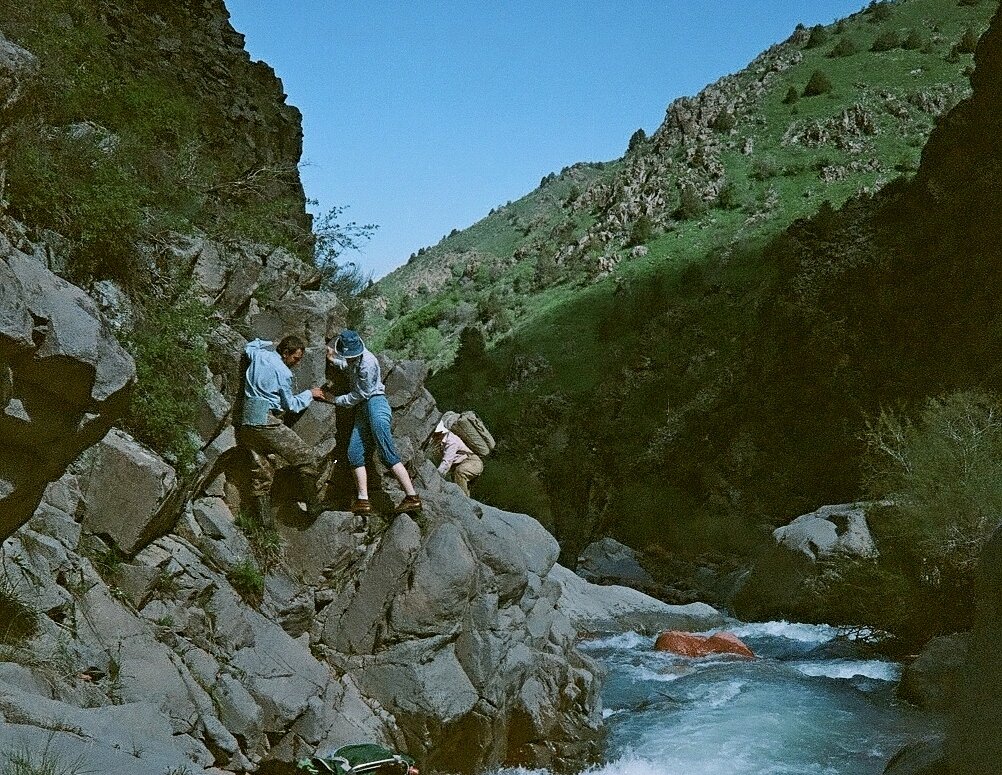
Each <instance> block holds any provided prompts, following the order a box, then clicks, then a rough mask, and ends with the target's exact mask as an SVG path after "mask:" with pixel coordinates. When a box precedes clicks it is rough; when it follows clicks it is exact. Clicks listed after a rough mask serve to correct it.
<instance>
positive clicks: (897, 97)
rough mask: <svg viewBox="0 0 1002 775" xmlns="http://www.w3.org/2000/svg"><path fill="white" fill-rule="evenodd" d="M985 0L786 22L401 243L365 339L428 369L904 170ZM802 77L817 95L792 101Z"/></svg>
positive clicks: (957, 75)
mask: <svg viewBox="0 0 1002 775" xmlns="http://www.w3.org/2000/svg"><path fill="white" fill-rule="evenodd" d="M994 7H995V6H994V3H992V2H987V0H985V1H983V2H978V3H974V2H969V1H968V2H964V3H961V4H958V3H957V2H956V0H899V2H895V3H890V2H885V3H875V4H871V6H869V7H868V8H867V9H865V10H863V11H861V12H859V13H857V14H855V15H853V16H851V17H849V18H848V19H845V20H843V21H841V22H839V23H837V24H833V25H830V26H828V27H825V28H817V29H812V30H807V29H798V30H797V31H795V32H794V34H793V35H792V36H791V38H790V39H789V40H787V41H785V42H783V43H781V44H778V45H776V46H773V47H772V48H770V49H769V50H768V51H766V52H764V53H763V54H762V55H761V56H759V57H758V58H756V60H755V61H753V62H752V63H751V64H750V65H749V66H748V67H747V68H746V69H745V70H743V71H742V72H740V73H737V74H735V75H733V76H728V77H725V78H723V79H721V80H720V81H718V82H717V83H716V84H713V85H711V86H708V87H707V88H706V89H705V90H704V91H703V92H701V93H700V95H697V96H696V97H694V98H690V99H683V100H680V101H678V102H677V103H675V104H673V105H672V106H670V107H669V110H668V115H667V117H666V120H665V123H664V124H663V125H662V127H661V128H659V130H658V131H657V132H656V133H655V134H654V135H653V136H652V137H650V138H644V137H640V138H635V139H634V140H631V142H630V151H629V152H628V153H627V154H626V155H625V156H624V157H623V158H621V159H618V160H616V161H613V162H609V163H605V164H596V165H584V164H582V165H574V166H573V167H570V168H567V169H565V170H562V171H561V172H560V173H559V174H550V175H547V176H546V177H544V179H543V181H542V183H541V186H540V187H539V188H538V189H537V190H535V191H533V192H532V193H530V194H528V195H527V196H525V197H523V198H522V199H520V200H518V201H517V202H512V203H508V204H506V205H504V206H501V207H499V208H498V209H496V210H495V211H493V212H492V213H491V214H490V215H488V216H487V217H486V218H485V219H483V220H482V221H480V222H478V223H477V224H475V225H474V226H472V227H470V228H469V229H467V230H464V231H459V232H454V233H453V234H451V235H450V236H448V237H445V238H443V240H442V241H441V242H440V243H439V244H437V245H435V246H433V247H430V248H426V249H422V250H421V251H419V252H418V253H417V254H415V255H414V256H412V257H411V260H410V261H409V262H408V264H407V265H406V266H404V267H401V268H400V269H398V270H397V271H395V272H393V273H392V274H390V275H389V276H387V277H386V278H384V279H383V280H381V281H380V282H379V283H378V284H377V286H376V287H375V288H374V289H373V292H372V294H371V295H372V298H370V299H369V300H368V302H367V312H368V314H367V316H366V321H365V326H366V327H367V328H368V332H369V334H370V336H371V338H372V340H373V342H374V343H375V345H376V346H380V347H384V348H386V349H388V350H390V351H392V352H393V353H395V354H397V355H404V356H417V357H423V358H426V359H428V360H429V361H430V362H431V363H432V365H433V367H434V368H441V367H443V366H445V365H447V364H448V363H450V362H451V360H452V358H453V357H454V355H455V353H456V350H457V347H458V343H459V336H458V334H459V332H460V331H461V330H462V329H463V328H464V327H467V326H476V327H478V328H480V329H481V330H482V331H483V332H484V334H485V336H486V339H487V341H488V343H489V344H494V343H498V342H500V341H501V340H503V339H504V338H505V337H507V336H511V335H513V333H515V332H518V331H520V330H522V329H526V328H527V329H533V328H534V327H535V326H537V324H538V322H539V320H541V318H542V317H544V316H546V315H547V314H549V313H550V312H551V311H552V310H553V309H555V308H556V307H558V306H560V305H562V304H564V303H568V302H569V301H570V300H571V299H573V298H575V297H577V296H578V295H579V294H581V293H582V292H584V291H586V290H587V289H588V288H589V287H591V286H592V285H594V284H596V283H599V284H601V283H602V282H603V281H606V282H607V281H608V278H610V277H611V278H612V279H613V281H618V285H620V286H621V285H622V284H623V283H629V282H634V281H636V280H637V279H638V278H642V277H646V276H648V275H650V274H651V273H659V272H661V271H665V270H666V268H667V267H668V266H670V265H679V264H684V263H688V262H692V261H702V260H703V256H704V255H705V254H706V253H708V252H714V251H723V254H724V255H725V256H726V254H727V252H728V251H729V250H738V251H740V250H742V249H743V248H742V246H744V245H746V244H748V243H755V242H758V241H762V240H764V239H767V238H768V237H770V236H772V235H775V234H776V233H778V232H780V231H781V230H782V229H784V228H786V227H787V226H788V225H789V224H790V223H792V222H793V221H794V220H795V219H796V218H799V217H803V216H805V215H809V214H811V213H813V212H815V211H817V209H818V208H819V207H820V206H821V205H822V204H823V203H824V202H830V203H831V204H832V205H833V206H835V207H838V206H840V205H841V204H842V203H843V202H845V201H846V200H847V199H848V198H849V197H850V196H852V195H854V194H856V193H857V192H860V191H873V190H877V189H879V188H880V187H881V186H883V185H885V184H886V183H887V182H888V181H889V180H892V179H894V178H896V177H898V176H900V175H908V174H911V173H913V172H914V170H915V168H916V167H917V164H918V160H919V154H920V151H921V148H922V146H923V144H924V142H925V139H926V137H927V136H928V134H929V132H930V130H931V129H932V126H933V124H934V122H935V119H936V116H937V115H939V114H940V113H941V112H942V111H943V110H945V109H947V108H948V107H950V106H951V105H953V104H955V103H956V102H957V101H958V100H959V99H961V98H962V97H963V96H965V95H966V94H967V93H968V80H967V74H968V71H969V68H970V65H971V55H970V51H969V49H970V48H971V40H972V38H973V37H975V36H977V35H980V33H981V32H983V30H984V29H985V27H986V26H987V22H988V19H989V18H990V16H991V13H992V11H993V10H994ZM815 72H820V73H823V74H824V75H825V76H826V78H827V80H828V81H829V82H830V90H828V91H824V92H823V93H821V94H818V95H814V96H805V91H807V86H808V83H809V82H810V81H811V78H812V75H813V74H814V73H815ZM624 145H626V143H625V142H624ZM638 246H640V247H641V249H640V250H637V249H636V248H637V247H638ZM643 248H647V250H648V251H649V252H648V253H647V255H646V256H645V257H638V256H637V254H642V253H644V250H643ZM616 287H617V286H616V285H611V284H610V285H609V286H608V289H607V290H606V291H603V292H602V293H609V292H612V290H613V289H615V288H616Z"/></svg>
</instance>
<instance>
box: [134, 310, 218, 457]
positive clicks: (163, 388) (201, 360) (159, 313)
mask: <svg viewBox="0 0 1002 775" xmlns="http://www.w3.org/2000/svg"><path fill="white" fill-rule="evenodd" d="M210 324H211V316H210V312H209V310H208V309H207V308H206V306H205V305H204V304H203V303H202V302H201V301H199V300H197V299H195V298H193V297H191V296H190V295H188V294H186V293H179V294H176V295H172V294H168V295H164V296H163V297H160V298H157V297H150V298H148V299H147V301H146V307H145V309H144V310H143V314H142V317H141V318H140V321H139V323H138V325H137V326H136V328H135V330H133V331H132V332H130V333H129V335H128V336H127V338H126V341H125V345H126V347H127V348H128V349H129V352H130V353H131V354H132V357H133V358H134V359H135V361H136V375H137V387H136V390H135V392H134V394H133V398H132V403H131V405H130V407H129V413H128V415H127V417H126V419H125V423H124V425H125V428H126V429H127V430H128V431H129V432H130V433H132V434H133V435H134V436H135V437H136V438H137V439H139V440H140V441H142V442H143V443H144V444H147V445H148V446H150V447H152V448H153V449H155V450H157V451H159V452H161V453H162V454H164V456H165V457H166V458H167V459H168V460H170V461H171V462H172V463H173V464H174V465H175V467H177V468H178V469H179V471H181V472H182V473H187V472H190V471H191V470H193V468H194V465H195V456H196V453H197V452H198V449H199V447H200V446H201V444H200V441H199V440H198V436H197V433H196V432H195V422H196V419H197V407H198V400H199V396H201V395H202V393H203V391H204V390H205V374H206V369H207V368H208V349H207V346H206V337H207V335H208V333H209V326H210Z"/></svg>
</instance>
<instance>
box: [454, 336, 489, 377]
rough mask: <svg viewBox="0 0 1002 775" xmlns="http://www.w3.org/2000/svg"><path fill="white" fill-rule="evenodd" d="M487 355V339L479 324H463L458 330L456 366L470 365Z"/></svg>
mask: <svg viewBox="0 0 1002 775" xmlns="http://www.w3.org/2000/svg"><path fill="white" fill-rule="evenodd" d="M486 355H487V340H486V338H485V337H484V332H483V330H481V328H480V327H479V326H464V327H463V330H462V331H460V332H459V348H458V349H457V350H456V361H455V365H456V367H457V368H462V367H465V366H472V365H475V364H477V363H479V362H480V361H482V360H483V359H484V357H485V356H486Z"/></svg>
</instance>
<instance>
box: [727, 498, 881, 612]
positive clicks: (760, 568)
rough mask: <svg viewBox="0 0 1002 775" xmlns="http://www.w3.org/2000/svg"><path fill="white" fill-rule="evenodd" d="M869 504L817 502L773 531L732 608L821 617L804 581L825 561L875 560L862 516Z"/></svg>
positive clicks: (745, 577) (740, 584) (745, 610)
mask: <svg viewBox="0 0 1002 775" xmlns="http://www.w3.org/2000/svg"><path fill="white" fill-rule="evenodd" d="M873 505H875V504H871V503H846V504H839V505H828V506H822V507H821V508H819V509H818V510H817V511H813V512H811V513H810V514H804V515H802V516H799V517H797V518H796V519H794V520H793V521H792V522H790V523H789V524H788V525H785V526H783V527H779V528H777V529H776V530H774V531H773V534H772V536H773V540H774V541H775V543H774V545H773V546H772V547H771V548H770V549H769V550H768V551H766V552H764V553H763V555H762V556H760V557H759V558H758V560H757V561H756V563H755V565H754V567H753V568H752V569H751V571H750V572H749V573H747V574H746V575H745V576H744V578H743V579H742V580H741V582H740V583H739V585H738V586H737V588H736V589H735V591H734V596H733V599H732V601H731V604H732V608H733V609H734V611H735V613H736V614H737V615H738V616H739V617H741V618H743V619H764V618H777V617H778V618H803V617H808V618H811V617H824V612H823V611H817V610H815V607H816V601H815V600H814V598H812V597H811V595H810V584H809V583H808V582H809V581H810V580H811V579H814V578H815V577H816V576H817V575H818V574H819V573H820V572H821V568H822V566H823V564H824V563H826V562H830V561H838V560H840V559H845V560H855V561H875V560H876V558H877V555H878V553H877V548H876V545H875V543H874V541H873V538H872V536H871V535H870V531H869V527H868V525H867V521H866V513H867V509H869V508H871V507H872V506H873ZM877 505H879V504H877Z"/></svg>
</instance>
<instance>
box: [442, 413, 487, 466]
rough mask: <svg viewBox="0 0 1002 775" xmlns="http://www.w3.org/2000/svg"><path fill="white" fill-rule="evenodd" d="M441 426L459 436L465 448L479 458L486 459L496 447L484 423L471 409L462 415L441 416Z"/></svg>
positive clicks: (447, 414)
mask: <svg viewBox="0 0 1002 775" xmlns="http://www.w3.org/2000/svg"><path fill="white" fill-rule="evenodd" d="M442 425H444V426H445V427H446V428H448V429H449V430H450V431H452V432H453V433H455V434H456V435H457V436H459V438H461V439H462V440H463V443H465V444H466V446H468V447H469V448H470V449H471V450H473V451H474V452H475V453H477V454H478V455H480V456H481V457H487V455H489V454H491V452H493V451H494V447H495V446H497V442H495V441H494V437H493V436H492V435H491V432H490V431H489V430H487V426H486V425H484V421H483V420H481V419H480V418H479V417H477V413H476V412H474V411H473V410H472V409H468V410H466V411H465V412H463V413H462V414H458V413H456V412H446V413H445V414H443V415H442Z"/></svg>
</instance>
